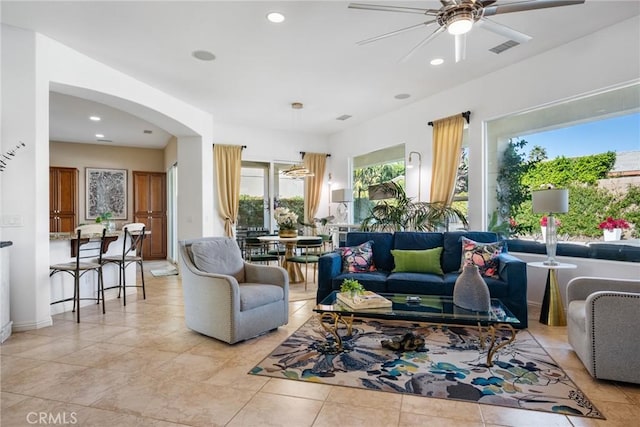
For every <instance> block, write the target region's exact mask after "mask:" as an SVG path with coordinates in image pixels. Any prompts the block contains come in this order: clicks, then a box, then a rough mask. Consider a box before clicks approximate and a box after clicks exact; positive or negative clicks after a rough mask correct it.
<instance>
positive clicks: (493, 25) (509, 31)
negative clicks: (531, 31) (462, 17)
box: [476, 18, 532, 44]
mask: <svg viewBox="0 0 640 427" xmlns="http://www.w3.org/2000/svg"><path fill="white" fill-rule="evenodd" d="M476 25H477V26H478V27H481V28H484V29H485V30H488V31H491V32H492V33H495V34H498V35H500V36H504V37H506V38H508V39H509V40H513V41H515V42H518V43H520V44H522V43H526V42H528V41H529V40H531V38H532V37H531V36H529V35H527V34H525V33H521V32H520V31H516V30H514V29H513V28H510V27H507V26H506V25H503V24H498V23H497V22H495V21H490V20H488V19H486V18H482V19H480V20H479V21H478V22H476Z"/></svg>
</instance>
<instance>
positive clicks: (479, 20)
mask: <svg viewBox="0 0 640 427" xmlns="http://www.w3.org/2000/svg"><path fill="white" fill-rule="evenodd" d="M584 1H585V0H524V1H517V2H512V3H504V4H495V3H497V1H496V0H440V2H441V3H442V7H441V8H440V9H421V8H415V7H403V6H383V5H376V4H365V3H350V4H349V8H351V9H365V10H376V11H382V12H402V13H417V14H421V15H427V16H430V17H433V19H432V20H430V21H425V22H422V23H420V24H416V25H412V26H410V27H406V28H401V29H399V30H395V31H391V32H390V33H385V34H381V35H379V36H375V37H371V38H369V39H366V40H361V41H359V42H358V43H357V44H359V45H363V44H367V43H371V42H375V41H377V40H381V39H385V38H387V37H392V36H395V35H398V34H402V33H404V32H407V31H411V30H415V29H418V28H424V27H428V26H430V25H433V24H437V25H438V28H436V30H435V31H434V32H432V33H431V34H429V36H427V38H425V39H424V40H422V41H421V42H420V43H418V44H417V45H416V46H415V47H414V48H413V49H411V50H410V51H409V53H407V54H406V55H405V56H404V57H402V59H401V61H406V60H407V59H408V58H409V57H410V56H411V55H413V54H414V52H415V51H417V50H418V49H420V48H421V47H422V46H424V45H426V44H427V43H429V42H430V41H431V40H433V39H435V38H436V37H437V36H438V35H439V34H440V33H442V32H443V31H444V30H447V31H448V32H449V34H452V35H453V36H454V37H455V58H456V62H459V61H461V60H463V59H464V58H465V56H466V34H467V33H468V32H469V31H470V30H471V28H473V26H474V25H477V26H479V27H482V28H484V29H485V30H488V31H491V32H493V33H496V34H499V35H501V36H504V37H507V38H508V39H510V40H513V41H514V42H516V43H517V44H522V43H525V42H527V41H529V40H531V36H528V35H526V34H524V33H521V32H519V31H516V30H514V29H513V28H509V27H507V26H506V25H502V24H498V23H497V22H494V21H490V20H488V19H487V18H486V17H487V16H493V15H498V14H502V13H512V12H524V11H527V10H535V9H544V8H549V7H558V6H570V5H575V4H581V3H584Z"/></svg>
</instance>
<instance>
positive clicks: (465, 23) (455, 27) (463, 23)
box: [446, 11, 475, 36]
mask: <svg viewBox="0 0 640 427" xmlns="http://www.w3.org/2000/svg"><path fill="white" fill-rule="evenodd" d="M474 21H475V19H474V18H473V14H471V13H470V12H467V11H464V12H460V13H457V14H455V15H453V16H452V17H451V18H449V20H448V21H447V23H446V26H447V31H448V32H449V34H453V35H454V36H455V35H458V34H466V33H468V32H469V31H471V27H473V22H474Z"/></svg>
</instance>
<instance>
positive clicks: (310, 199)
mask: <svg viewBox="0 0 640 427" xmlns="http://www.w3.org/2000/svg"><path fill="white" fill-rule="evenodd" d="M303 163H304V166H305V167H306V168H307V169H309V171H310V172H313V174H314V176H309V177H306V178H305V179H304V213H305V215H306V220H305V222H307V223H309V224H312V223H313V218H315V216H316V213H317V212H318V208H319V207H320V198H321V197H322V184H323V182H324V171H325V169H326V167H327V155H326V154H323V153H305V155H304V162H303Z"/></svg>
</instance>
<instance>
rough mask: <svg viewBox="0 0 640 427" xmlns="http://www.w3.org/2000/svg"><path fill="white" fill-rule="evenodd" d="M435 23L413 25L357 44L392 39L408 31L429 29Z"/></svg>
mask: <svg viewBox="0 0 640 427" xmlns="http://www.w3.org/2000/svg"><path fill="white" fill-rule="evenodd" d="M434 22H436V21H435V20H433V21H427V22H421V23H420V24H416V25H412V26H410V27H406V28H400V29H399V30H395V31H391V32H390V33H385V34H380V35H379V36H375V37H371V38H370V39H366V40H360V41H359V42H357V43H356V44H358V45H363V44H367V43H371V42H375V41H377V40H381V39H386V38H387V37H392V36H395V35H398V34H402V33H404V32H407V31H411V30H415V29H416V28H423V27H427V26H429V25H431V24H433V23H434Z"/></svg>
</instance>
